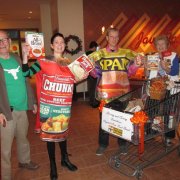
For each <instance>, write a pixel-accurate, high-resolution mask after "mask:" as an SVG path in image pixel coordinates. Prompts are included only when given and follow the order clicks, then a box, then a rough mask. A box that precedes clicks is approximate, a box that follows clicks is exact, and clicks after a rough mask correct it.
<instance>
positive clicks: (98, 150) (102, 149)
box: [96, 146, 106, 156]
mask: <svg viewBox="0 0 180 180" xmlns="http://www.w3.org/2000/svg"><path fill="white" fill-rule="evenodd" d="M105 150H106V147H102V146H99V148H98V149H97V150H96V155H97V156H101V155H103V154H104V151H105Z"/></svg>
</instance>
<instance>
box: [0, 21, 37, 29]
mask: <svg viewBox="0 0 180 180" xmlns="http://www.w3.org/2000/svg"><path fill="white" fill-rule="evenodd" d="M23 28H24V29H27V28H28V29H40V23H39V21H32V20H30V21H29V20H26V21H6V22H3V21H1V22H0V29H23Z"/></svg>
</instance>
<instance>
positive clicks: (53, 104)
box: [36, 60, 75, 142]
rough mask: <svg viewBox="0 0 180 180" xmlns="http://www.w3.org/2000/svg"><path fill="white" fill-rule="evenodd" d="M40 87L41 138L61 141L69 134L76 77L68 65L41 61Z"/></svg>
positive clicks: (38, 84)
mask: <svg viewBox="0 0 180 180" xmlns="http://www.w3.org/2000/svg"><path fill="white" fill-rule="evenodd" d="M39 63H40V66H41V71H40V72H39V73H40V74H37V76H40V77H41V78H37V80H38V81H37V82H36V83H37V86H40V87H37V89H39V91H40V92H39V104H40V120H41V122H42V126H41V130H42V132H41V139H42V140H43V141H53V142H59V141H63V140H65V139H66V138H67V136H68V126H69V121H70V116H71V104H72V95H73V86H74V83H75V77H74V75H73V74H72V73H71V71H70V70H69V68H68V67H67V66H59V65H58V64H57V63H55V62H53V61H43V60H40V61H39Z"/></svg>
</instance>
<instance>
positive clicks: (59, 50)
mask: <svg viewBox="0 0 180 180" xmlns="http://www.w3.org/2000/svg"><path fill="white" fill-rule="evenodd" d="M51 48H52V49H53V51H54V55H55V54H59V55H61V56H62V54H63V52H64V50H65V42H64V39H63V38H62V37H60V36H57V37H56V38H55V39H54V41H53V43H52V44H51Z"/></svg>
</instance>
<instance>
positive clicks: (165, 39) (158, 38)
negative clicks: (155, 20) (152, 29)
mask: <svg viewBox="0 0 180 180" xmlns="http://www.w3.org/2000/svg"><path fill="white" fill-rule="evenodd" d="M159 40H164V41H165V42H166V43H167V45H169V38H168V37H167V36H166V35H159V36H157V37H155V38H154V41H153V43H154V45H155V46H156V44H157V42H158V41H159Z"/></svg>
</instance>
